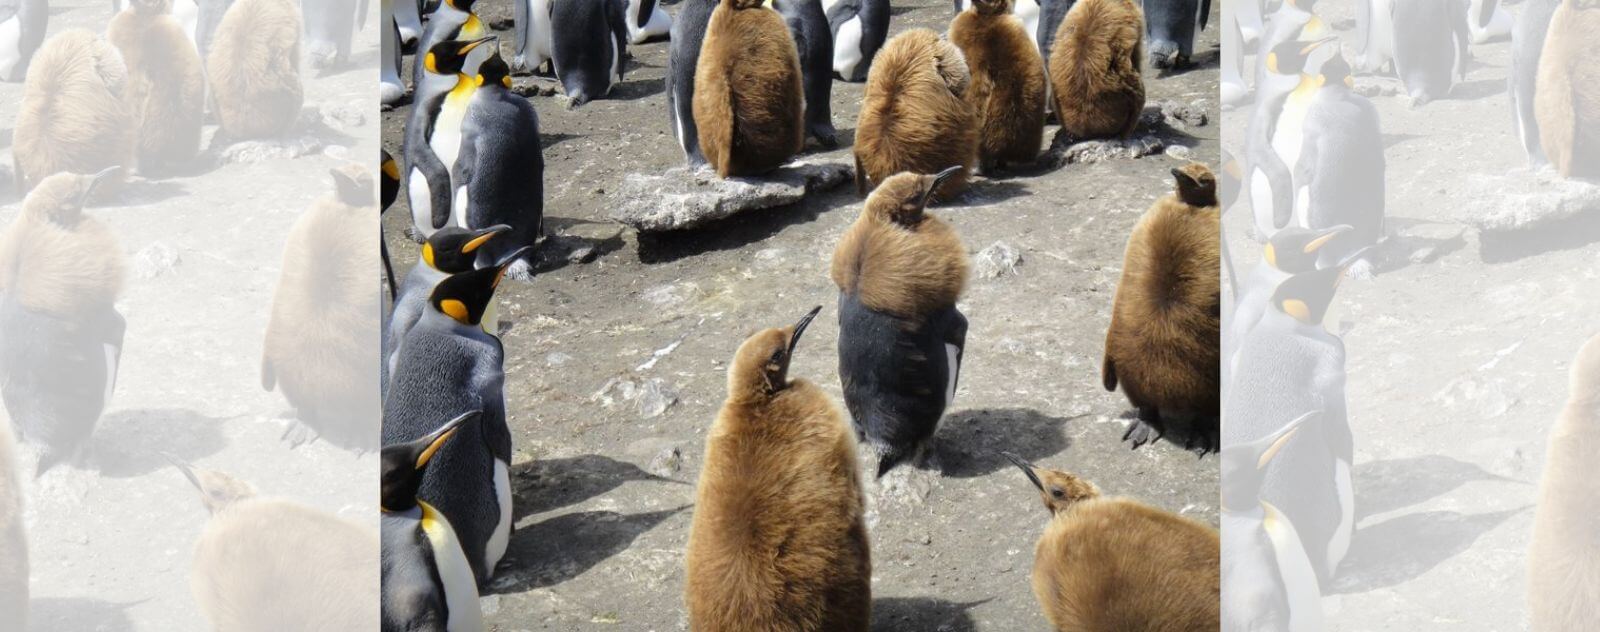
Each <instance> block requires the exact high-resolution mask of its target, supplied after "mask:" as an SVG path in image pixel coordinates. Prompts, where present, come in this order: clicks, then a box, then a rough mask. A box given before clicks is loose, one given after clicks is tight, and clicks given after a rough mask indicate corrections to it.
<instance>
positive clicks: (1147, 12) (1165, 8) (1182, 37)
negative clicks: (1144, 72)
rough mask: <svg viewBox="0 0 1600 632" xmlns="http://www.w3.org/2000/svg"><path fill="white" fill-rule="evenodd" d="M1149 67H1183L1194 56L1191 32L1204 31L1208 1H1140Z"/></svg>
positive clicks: (1163, 68)
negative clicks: (1142, 9) (1142, 5)
mask: <svg viewBox="0 0 1600 632" xmlns="http://www.w3.org/2000/svg"><path fill="white" fill-rule="evenodd" d="M1142 1H1143V4H1144V25H1145V39H1146V44H1145V46H1146V47H1147V48H1148V49H1149V52H1150V67H1151V68H1156V69H1161V70H1165V69H1168V68H1173V69H1183V68H1188V67H1189V66H1190V64H1191V61H1190V59H1191V58H1192V57H1193V56H1194V38H1195V32H1196V31H1200V30H1205V28H1206V20H1207V19H1208V18H1209V17H1210V16H1211V0H1142Z"/></svg>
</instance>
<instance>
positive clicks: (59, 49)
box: [11, 29, 133, 192]
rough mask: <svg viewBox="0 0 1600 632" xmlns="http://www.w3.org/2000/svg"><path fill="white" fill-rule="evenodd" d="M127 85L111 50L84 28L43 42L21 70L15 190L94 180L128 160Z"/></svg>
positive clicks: (129, 120) (119, 61) (130, 144)
mask: <svg viewBox="0 0 1600 632" xmlns="http://www.w3.org/2000/svg"><path fill="white" fill-rule="evenodd" d="M127 79H128V71H127V68H126V67H125V66H124V65H123V63H122V56H121V55H119V54H117V49H116V48H113V47H112V46H111V45H110V44H109V43H107V42H106V41H105V40H103V39H101V38H100V36H98V35H95V34H94V33H92V32H90V31H88V30H86V29H69V30H66V31H62V32H61V33H58V34H57V35H56V36H54V37H51V38H50V40H49V41H47V42H45V44H44V46H43V47H42V48H40V49H39V53H38V54H37V55H35V56H34V59H33V63H32V64H31V65H29V66H28V79H27V83H26V84H24V85H23V87H22V102H21V104H20V105H19V106H18V107H17V122H16V127H15V131H14V132H12V134H13V137H12V149H11V154H12V160H13V162H14V163H15V167H16V178H17V189H18V190H19V191H21V192H26V191H28V190H29V189H31V188H33V186H34V185H35V184H38V183H39V181H40V180H43V179H44V178H45V177H46V176H49V175H50V174H53V173H58V172H62V171H67V172H72V173H95V172H98V171H101V170H103V169H105V168H107V167H113V166H117V165H122V164H127V163H128V162H129V161H130V160H131V159H132V151H133V124H132V118H131V117H130V116H129V115H128V109H127V107H126V106H125V105H124V104H123V102H122V89H123V85H124V84H126V83H127Z"/></svg>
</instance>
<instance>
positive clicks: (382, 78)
mask: <svg viewBox="0 0 1600 632" xmlns="http://www.w3.org/2000/svg"><path fill="white" fill-rule="evenodd" d="M410 1H411V0H383V19H382V20H380V21H379V24H378V28H380V29H383V41H382V43H381V48H380V49H379V54H378V63H379V64H382V66H383V67H382V68H381V69H380V70H379V75H378V100H379V102H380V103H382V104H384V105H394V104H396V103H399V102H400V99H403V98H405V96H406V84H405V82H404V81H401V80H400V66H401V50H400V27H399V25H398V23H396V22H395V15H394V7H395V3H396V2H399V3H406V2H410Z"/></svg>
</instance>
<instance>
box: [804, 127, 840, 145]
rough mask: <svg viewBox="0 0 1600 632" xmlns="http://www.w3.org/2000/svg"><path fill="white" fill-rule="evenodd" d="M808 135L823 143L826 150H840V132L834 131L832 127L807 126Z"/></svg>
mask: <svg viewBox="0 0 1600 632" xmlns="http://www.w3.org/2000/svg"><path fill="white" fill-rule="evenodd" d="M806 134H808V135H810V136H811V137H812V138H815V139H817V142H818V143H821V144H822V146H823V148H825V149H838V148H839V132H838V131H837V130H835V129H833V126H832V125H828V124H826V123H815V124H812V125H807V126H806Z"/></svg>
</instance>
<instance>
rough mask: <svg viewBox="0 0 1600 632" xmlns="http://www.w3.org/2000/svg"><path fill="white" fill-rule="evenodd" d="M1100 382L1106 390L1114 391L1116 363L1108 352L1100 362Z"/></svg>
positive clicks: (1115, 386)
mask: <svg viewBox="0 0 1600 632" xmlns="http://www.w3.org/2000/svg"><path fill="white" fill-rule="evenodd" d="M1100 382H1101V384H1103V385H1104V386H1105V387H1106V390H1107V391H1111V392H1116V390H1117V363H1116V362H1114V361H1112V359H1111V355H1110V354H1107V355H1106V357H1105V359H1104V360H1102V361H1101V363H1100Z"/></svg>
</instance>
